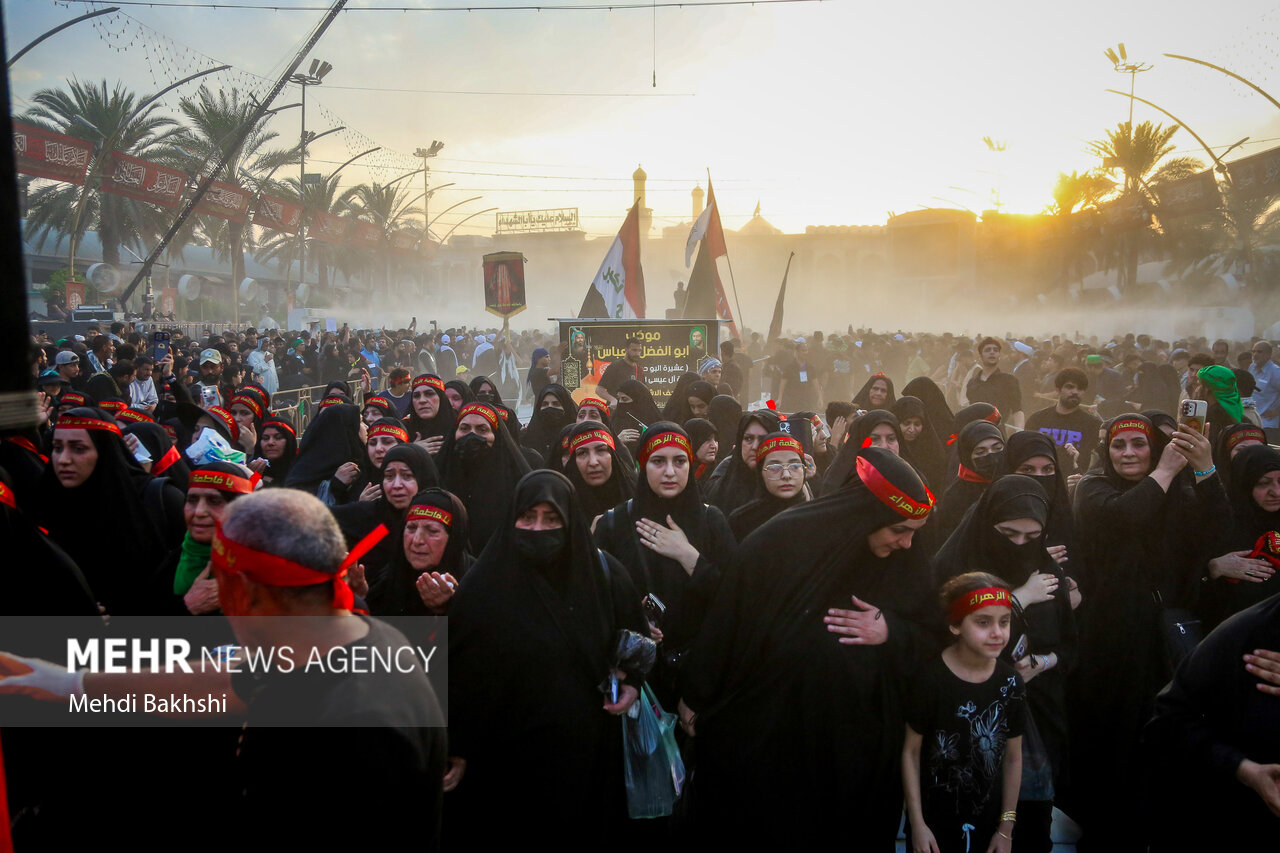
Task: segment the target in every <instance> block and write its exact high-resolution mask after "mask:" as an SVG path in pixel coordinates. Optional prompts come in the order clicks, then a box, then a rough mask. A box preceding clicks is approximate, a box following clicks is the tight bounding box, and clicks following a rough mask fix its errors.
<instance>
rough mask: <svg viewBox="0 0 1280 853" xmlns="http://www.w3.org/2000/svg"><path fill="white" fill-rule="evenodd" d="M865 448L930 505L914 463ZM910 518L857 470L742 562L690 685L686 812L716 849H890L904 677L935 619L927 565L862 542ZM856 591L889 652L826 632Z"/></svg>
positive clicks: (737, 562)
mask: <svg viewBox="0 0 1280 853" xmlns="http://www.w3.org/2000/svg"><path fill="white" fill-rule="evenodd" d="M858 450H859V449H858V448H852V447H847V448H846V449H845V450H844V451H842V452H849V453H855V454H856V453H858ZM861 452H862V455H863V456H865V457H866V459H867V462H868V464H869V466H870V469H873V470H874V471H876V472H878V473H879V475H880V476H881V477H883V478H884V479H885V480H887V482H888V483H889V484H891V485H890V488H891V489H892V490H893V491H895V492H897V493H899V494H901V495H905V496H906V499H907V500H909V501H910V502H913V503H915V504H917V505H919V504H927V501H928V498H927V496H926V492H925V489H924V486H923V484H922V483H921V482H920V479H919V477H918V476H917V475H916V474H915V472H914V471H913V470H912V469H911V466H910V465H908V464H907V463H906V462H904V461H902V460H901V459H899V458H898V457H897V456H894V455H893V454H891V453H889V452H888V451H886V450H883V449H881V448H868V449H866V450H862V451H861ZM868 479H870V480H872V481H874V477H873V476H872V475H871V474H868ZM917 517H920V516H917ZM904 520H905V518H904V516H902V515H899V514H898V513H897V512H895V511H894V510H893V509H891V508H890V506H889V505H888V504H887V503H884V502H882V501H881V500H880V499H879V498H877V497H876V495H875V494H874V493H873V492H872V491H871V490H870V489H869V487H868V486H867V485H866V483H864V482H863V480H862V479H861V477H860V476H858V475H855V476H854V477H853V479H852V481H851V482H850V483H849V484H848V485H846V486H845V487H844V488H841V489H838V490H836V491H834V492H832V493H830V494H826V495H824V496H822V497H821V498H818V499H817V500H815V501H811V502H809V503H807V504H805V505H804V506H801V507H798V508H796V509H794V510H792V511H790V512H788V513H786V514H785V515H784V516H780V517H777V518H775V519H773V520H772V521H770V522H768V523H766V524H765V525H764V526H763V527H761V528H760V529H759V530H757V531H756V532H755V533H753V534H752V535H751V536H749V537H747V539H746V540H745V541H744V542H743V543H741V545H740V546H739V548H738V549H737V551H736V552H735V556H734V558H733V560H732V562H731V565H730V566H729V568H728V569H727V571H726V572H725V577H724V580H723V582H722V584H721V587H720V591H719V593H718V594H717V596H716V600H715V603H714V604H713V605H712V609H711V612H710V613H709V615H708V617H707V620H706V622H705V623H704V625H703V630H702V632H701V634H700V639H699V642H698V643H697V644H695V646H694V648H693V650H692V651H691V652H690V655H689V661H688V663H687V664H686V667H685V672H684V679H683V685H684V691H683V695H684V699H685V702H686V704H687V705H688V706H689V708H691V709H692V710H693V711H694V712H696V713H697V714H698V716H697V718H696V722H695V727H696V738H695V742H696V745H697V756H698V763H697V767H696V769H695V772H694V777H693V779H692V781H691V782H690V785H691V791H690V792H689V795H690V805H691V808H692V809H693V810H694V816H695V818H696V821H697V826H698V829H699V830H700V834H701V836H702V837H703V838H704V839H706V840H707V841H708V842H710V841H715V842H716V844H717V845H720V844H723V843H739V844H743V845H744V846H745V848H746V849H765V848H766V847H777V849H793V848H800V847H804V846H809V845H813V844H821V843H831V844H839V845H841V846H848V845H850V844H856V847H857V849H859V850H884V851H891V850H893V848H894V841H895V838H896V836H897V832H898V824H899V821H900V817H901V812H902V788H901V783H900V770H899V767H900V763H901V747H902V738H903V731H904V719H903V711H902V707H901V691H900V684H899V680H900V678H901V677H902V676H903V675H905V674H906V672H907V671H908V670H909V668H910V661H911V660H912V659H913V655H914V654H915V652H916V650H917V645H918V641H919V639H920V636H921V635H920V631H919V629H918V628H916V627H915V626H914V625H913V624H912V623H913V621H921V620H926V619H927V618H928V617H927V614H928V613H930V612H931V610H930V601H929V589H930V584H929V570H928V566H927V564H926V562H925V561H924V560H923V559H921V558H920V556H919V555H918V554H916V553H915V552H914V551H912V550H899V551H895V552H893V553H892V554H891V555H890V556H889V557H886V558H883V559H880V558H876V557H875V556H873V554H872V553H871V551H870V548H869V546H868V544H867V538H868V536H870V535H871V534H872V533H874V532H875V531H877V530H879V529H881V528H884V527H887V526H892V525H896V524H899V523H901V522H903V521H904ZM854 595H856V596H857V597H858V598H860V599H861V600H863V601H865V602H867V603H869V604H870V605H871V606H873V607H876V608H878V609H879V610H880V612H881V613H882V614H883V617H884V618H885V619H886V620H888V621H887V625H888V628H889V637H888V641H887V642H886V643H884V644H881V645H871V646H858V645H844V644H841V643H839V642H838V640H837V635H836V634H833V633H831V632H830V631H828V630H827V627H826V625H825V624H824V621H823V620H824V617H825V616H826V611H827V609H828V608H832V607H835V608H843V609H849V608H850V607H851V606H852V604H851V601H850V597H851V596H854Z"/></svg>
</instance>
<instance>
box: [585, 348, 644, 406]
mask: <svg viewBox="0 0 1280 853" xmlns="http://www.w3.org/2000/svg"><path fill="white" fill-rule="evenodd" d="M643 352H644V344H643V343H642V342H641V341H640V339H639V338H628V339H627V354H626V356H624V357H623V358H622V359H620V360H619V361H615V362H613V363H612V364H610V365H609V366H608V367H606V368H605V369H604V373H603V374H602V375H601V376H600V384H599V385H597V386H596V390H597V391H598V392H601V394H602V396H603V397H604V398H605V401H606V402H608V404H609V405H610V406H612V405H615V404H616V403H617V402H618V398H617V396H616V395H617V393H618V387H619V386H620V385H622V383H623V382H626V381H627V380H628V379H638V380H640V381H641V382H643V381H644V379H643V378H642V377H643V376H644V370H643V368H641V366H640V356H641V354H642V353H643Z"/></svg>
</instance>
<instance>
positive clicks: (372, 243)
mask: <svg viewBox="0 0 1280 853" xmlns="http://www.w3.org/2000/svg"><path fill="white" fill-rule="evenodd" d="M349 239H350V240H351V245H352V246H354V247H355V248H357V249H376V248H378V247H379V246H381V245H382V229H381V228H379V227H378V226H377V225H374V224H373V223H372V222H361V221H359V220H356V221H354V222H352V223H351V234H350V236H349Z"/></svg>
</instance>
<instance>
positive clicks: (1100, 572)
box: [1068, 415, 1230, 849]
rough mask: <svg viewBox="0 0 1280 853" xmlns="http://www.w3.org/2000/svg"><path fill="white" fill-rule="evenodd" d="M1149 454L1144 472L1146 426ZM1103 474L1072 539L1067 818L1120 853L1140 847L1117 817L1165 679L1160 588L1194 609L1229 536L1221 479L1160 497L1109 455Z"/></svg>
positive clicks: (1125, 819)
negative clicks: (1076, 588)
mask: <svg viewBox="0 0 1280 853" xmlns="http://www.w3.org/2000/svg"><path fill="white" fill-rule="evenodd" d="M1124 420H1125V421H1126V422H1132V421H1139V422H1145V423H1146V424H1147V425H1148V427H1147V429H1148V431H1149V439H1148V440H1149V441H1150V445H1151V468H1152V470H1154V469H1155V467H1156V464H1157V462H1158V460H1159V458H1160V455H1161V453H1162V452H1163V450H1164V447H1165V444H1166V443H1167V439H1166V438H1165V436H1164V434H1163V433H1161V432H1160V431H1159V430H1156V429H1154V428H1152V427H1150V421H1147V419H1146V418H1143V417H1142V416H1141V415H1125V417H1124ZM1109 444H1110V439H1108V440H1107V441H1106V442H1104V443H1103V444H1102V445H1101V447H1100V449H1099V452H1100V453H1101V455H1102V471H1101V473H1099V474H1088V475H1086V476H1085V478H1084V479H1083V480H1081V481H1080V482H1079V484H1077V486H1076V492H1075V516H1076V529H1077V530H1079V531H1080V544H1081V547H1082V549H1083V550H1084V557H1085V567H1086V568H1087V571H1086V572H1084V573H1083V574H1081V575H1079V576H1078V577H1077V580H1078V582H1079V584H1080V592H1081V594H1082V595H1083V602H1082V603H1081V605H1080V609H1079V611H1078V613H1077V616H1078V619H1079V624H1080V659H1081V660H1082V661H1084V665H1083V666H1081V667H1080V668H1079V669H1078V670H1077V671H1076V672H1075V673H1074V674H1073V677H1072V679H1071V685H1070V689H1069V695H1070V696H1071V706H1070V708H1069V710H1070V713H1071V733H1072V759H1071V765H1072V780H1073V785H1072V789H1071V800H1072V803H1073V808H1069V809H1068V811H1069V812H1070V813H1071V815H1072V817H1075V818H1076V819H1077V820H1079V821H1080V823H1081V826H1082V827H1083V829H1084V831H1085V833H1086V837H1089V838H1090V840H1089V842H1088V843H1094V842H1097V843H1098V844H1114V845H1117V846H1118V847H1124V848H1125V849H1129V848H1133V847H1135V846H1137V845H1140V844H1141V843H1142V834H1143V829H1144V828H1143V824H1142V823H1141V822H1140V821H1136V820H1134V819H1133V815H1131V814H1125V813H1123V812H1122V811H1121V812H1118V811H1117V810H1116V808H1115V804H1116V803H1117V802H1121V801H1124V800H1125V799H1126V798H1128V797H1129V796H1130V794H1131V793H1132V786H1133V784H1134V782H1135V780H1137V779H1139V778H1141V773H1142V767H1141V763H1140V755H1139V750H1138V737H1139V734H1140V732H1141V729H1142V726H1143V724H1144V723H1145V722H1146V721H1147V719H1148V718H1149V717H1150V716H1151V709H1152V703H1153V701H1154V699H1155V695H1156V692H1157V691H1158V690H1159V689H1160V687H1161V686H1162V685H1163V684H1164V683H1165V682H1166V681H1168V679H1169V677H1170V675H1172V673H1171V672H1170V671H1169V668H1168V665H1167V663H1166V661H1165V654H1164V643H1163V637H1162V629H1161V608H1160V606H1159V605H1157V603H1156V601H1155V598H1154V592H1153V591H1154V590H1156V589H1158V590H1159V592H1160V595H1161V598H1162V599H1163V601H1164V605H1165V606H1166V607H1185V608H1190V607H1193V606H1194V605H1195V602H1196V596H1197V591H1198V587H1199V586H1200V572H1201V569H1202V568H1203V566H1204V565H1205V562H1206V561H1207V560H1208V559H1209V558H1210V557H1211V556H1217V555H1216V554H1211V553H1208V552H1210V551H1211V550H1212V545H1213V544H1214V543H1213V541H1212V539H1213V537H1206V536H1205V535H1204V534H1205V531H1212V530H1215V529H1219V530H1221V529H1225V527H1226V525H1227V524H1229V523H1230V509H1229V508H1228V506H1227V500H1226V495H1225V494H1224V492H1223V490H1222V485H1221V483H1220V481H1219V480H1218V478H1217V477H1207V478H1205V479H1204V480H1202V481H1201V482H1199V483H1195V484H1194V485H1193V484H1192V481H1191V479H1190V475H1189V474H1185V475H1179V476H1178V477H1177V478H1175V479H1174V481H1173V483H1172V484H1171V485H1170V487H1169V491H1168V492H1167V493H1166V492H1165V491H1164V490H1163V489H1162V488H1161V487H1160V484H1159V483H1157V482H1156V481H1155V480H1154V479H1153V478H1151V477H1150V476H1148V477H1144V478H1143V479H1142V480H1140V481H1138V482H1133V481H1129V480H1125V479H1123V478H1122V477H1120V475H1119V474H1117V473H1116V471H1115V468H1114V466H1113V465H1112V463H1111V454H1110V453H1109V452H1108V445H1109ZM1126 845H1127V847H1126Z"/></svg>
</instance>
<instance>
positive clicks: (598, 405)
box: [578, 396, 609, 415]
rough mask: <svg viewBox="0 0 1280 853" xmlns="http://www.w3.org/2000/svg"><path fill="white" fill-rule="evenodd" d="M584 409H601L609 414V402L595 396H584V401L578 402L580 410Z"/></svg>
mask: <svg viewBox="0 0 1280 853" xmlns="http://www.w3.org/2000/svg"><path fill="white" fill-rule="evenodd" d="M582 409H599V410H600V411H601V412H603V413H604V414H606V415H607V414H609V404H608V403H606V402H605V401H604V400H601V399H600V398H599V397H594V396H591V397H583V398H582V402H581V403H579V404H578V410H579V411H581V410H582Z"/></svg>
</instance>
